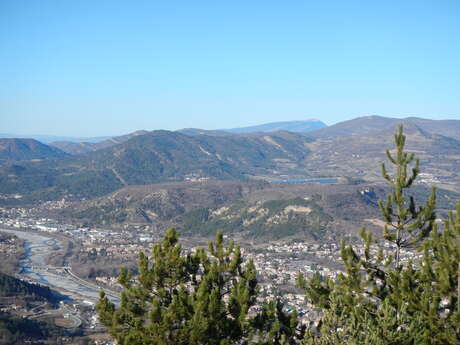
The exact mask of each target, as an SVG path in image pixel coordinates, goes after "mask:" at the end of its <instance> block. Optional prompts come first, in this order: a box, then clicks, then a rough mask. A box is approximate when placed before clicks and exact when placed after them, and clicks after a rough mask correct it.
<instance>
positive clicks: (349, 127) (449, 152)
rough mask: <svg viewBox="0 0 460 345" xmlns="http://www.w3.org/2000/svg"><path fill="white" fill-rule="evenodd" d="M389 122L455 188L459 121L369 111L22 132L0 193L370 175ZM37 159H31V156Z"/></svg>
mask: <svg viewBox="0 0 460 345" xmlns="http://www.w3.org/2000/svg"><path fill="white" fill-rule="evenodd" d="M398 123H403V124H404V126H405V133H406V134H407V136H408V139H407V143H408V146H407V148H408V149H409V150H412V151H414V152H416V153H417V155H418V156H419V157H420V158H421V159H422V168H423V172H425V173H427V174H428V175H426V176H425V177H424V178H425V180H426V181H430V179H432V180H433V181H434V179H437V181H438V183H440V184H441V185H444V186H447V187H448V188H451V189H458V186H459V185H460V174H459V166H460V121H459V120H446V121H434V120H425V119H419V118H406V119H393V118H384V117H378V116H370V117H363V118H357V119H354V120H350V121H345V122H342V123H338V124H335V125H333V126H330V127H326V128H321V129H318V130H315V131H312V132H309V133H306V134H302V133H292V132H288V131H278V132H270V133H264V132H262V131H261V129H265V130H269V128H271V129H275V128H280V126H281V125H280V124H279V123H278V124H276V125H275V124H267V125H262V126H256V127H254V128H257V132H254V133H244V134H238V133H229V134H225V135H223V134H222V132H221V131H218V132H217V133H212V134H211V135H210V133H208V132H206V131H204V132H203V133H199V132H197V131H199V130H194V132H193V133H189V134H183V133H181V132H178V131H176V132H171V131H151V132H148V131H138V132H134V133H131V134H128V135H126V136H121V137H115V138H111V139H108V140H105V141H101V142H99V143H91V145H90V144H88V143H72V144H69V143H62V142H61V143H54V144H53V145H56V147H52V146H47V145H44V144H41V143H39V142H37V141H34V140H29V141H27V143H28V144H26V141H25V139H16V140H7V141H6V142H5V144H4V146H3V150H2V151H0V154H3V156H0V159H1V161H0V162H3V163H4V164H3V166H2V167H0V193H1V194H17V193H19V194H24V195H27V196H28V197H30V198H31V199H34V200H36V199H56V198H62V197H66V198H70V199H72V198H76V199H78V198H83V197H84V198H92V197H96V196H102V195H105V194H107V193H111V192H113V191H115V190H117V189H119V188H121V187H124V186H132V185H146V184H153V183H163V182H173V181H199V180H201V181H203V180H247V179H267V180H271V179H296V178H306V177H327V176H333V177H346V178H352V179H356V178H358V179H365V180H368V181H377V180H379V179H380V170H379V169H380V168H379V165H380V162H382V161H384V160H385V155H384V150H385V149H386V148H392V147H393V144H392V140H393V133H394V131H395V129H396V126H397V124H398ZM288 124H289V126H291V128H293V127H295V126H300V127H297V128H298V129H299V128H304V127H302V125H300V124H299V123H297V125H294V123H293V122H289V123H287V124H285V126H288ZM304 125H305V124H304ZM277 126H278V127H277ZM281 127H282V126H281ZM254 128H253V129H254ZM254 130H255V129H254ZM299 130H300V129H299ZM212 132H215V131H212ZM3 140H6V139H3ZM6 143H8V145H7V144H6ZM13 143H14V144H13ZM57 147H59V148H60V149H62V150H60V149H57ZM85 150H86V151H87V150H91V151H90V152H85ZM63 151H67V152H72V153H75V155H72V156H69V155H67V154H66V153H64V152H63ZM45 158H48V159H47V160H45V161H43V159H45ZM37 159H39V160H41V161H31V160H37Z"/></svg>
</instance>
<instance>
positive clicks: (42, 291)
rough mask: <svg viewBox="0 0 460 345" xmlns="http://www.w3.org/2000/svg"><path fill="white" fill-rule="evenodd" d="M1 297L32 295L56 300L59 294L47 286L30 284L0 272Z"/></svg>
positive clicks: (47, 299) (40, 298) (41, 298)
mask: <svg viewBox="0 0 460 345" xmlns="http://www.w3.org/2000/svg"><path fill="white" fill-rule="evenodd" d="M0 297H32V298H34V299H38V300H46V301H49V302H56V301H57V300H58V298H57V295H56V294H54V293H53V292H52V291H51V289H50V288H49V287H47V286H41V285H38V284H30V283H28V282H25V281H22V280H20V279H17V278H15V277H12V276H9V275H7V274H4V273H1V272H0Z"/></svg>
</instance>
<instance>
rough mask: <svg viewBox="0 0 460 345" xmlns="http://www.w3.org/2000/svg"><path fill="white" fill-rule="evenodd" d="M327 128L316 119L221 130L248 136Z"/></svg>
mask: <svg viewBox="0 0 460 345" xmlns="http://www.w3.org/2000/svg"><path fill="white" fill-rule="evenodd" d="M324 127H327V125H326V124H325V123H324V122H322V121H320V120H316V119H311V120H305V121H284V122H271V123H266V124H262V125H257V126H250V127H240V128H230V129H222V131H224V132H229V133H237V134H248V133H270V132H277V131H288V132H293V133H309V132H312V131H315V130H317V129H320V128H324Z"/></svg>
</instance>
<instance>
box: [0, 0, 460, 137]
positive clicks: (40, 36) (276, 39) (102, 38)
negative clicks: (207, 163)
mask: <svg viewBox="0 0 460 345" xmlns="http://www.w3.org/2000/svg"><path fill="white" fill-rule="evenodd" d="M459 18H460V1H458V0H452V1H448V0H433V1H423V0H418V1H408V0H407V1H351V0H347V1H342V0H341V1H279V0H278V1H269V0H265V1H256V0H254V1H198V0H197V1H153V0H152V1H115V0H111V1H102V0H98V1H84V0H79V1H60V0H56V1H47V0H0V66H1V72H0V133H1V132H3V133H5V132H9V133H17V134H54V135H69V136H99V135H118V134H124V133H128V132H132V131H134V130H138V129H147V130H153V129H160V128H162V129H179V128H185V127H199V128H206V129H215V128H229V127H239V126H246V125H254V124H260V123H264V122H272V121H283V120H302V119H308V118H318V119H320V120H322V121H324V122H326V123H327V124H333V123H336V122H339V121H343V120H347V119H351V118H354V117H357V116H365V115H371V114H379V115H382V116H390V117H405V116H420V117H427V118H433V119H447V118H451V119H460V97H459V96H460V87H459V85H460V20H459Z"/></svg>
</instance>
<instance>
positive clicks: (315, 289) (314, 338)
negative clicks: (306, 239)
mask: <svg viewBox="0 0 460 345" xmlns="http://www.w3.org/2000/svg"><path fill="white" fill-rule="evenodd" d="M395 144H396V157H395V158H393V157H392V156H391V155H390V153H389V152H388V151H387V155H388V157H389V159H390V161H391V162H392V163H393V164H395V165H396V169H395V170H396V175H395V177H394V178H391V177H390V176H389V174H388V173H387V171H386V168H385V166H383V169H382V171H383V176H384V177H385V179H386V180H387V181H389V182H390V183H391V185H392V187H393V191H392V193H391V194H390V195H389V197H388V199H387V201H386V203H385V204H384V203H380V208H381V210H382V214H383V218H384V220H385V223H386V225H385V227H384V230H383V237H384V239H385V240H386V241H390V243H391V244H392V245H393V252H392V253H391V252H390V253H389V252H384V251H383V250H382V246H381V245H379V244H378V241H376V240H374V238H373V236H372V234H371V233H370V232H369V231H366V230H365V229H362V231H361V233H360V236H361V239H362V245H363V250H362V251H358V250H356V249H355V248H354V247H353V246H350V245H345V243H342V247H341V257H342V261H343V264H344V271H343V272H342V273H340V274H339V275H338V277H337V279H335V280H332V279H329V278H325V277H321V276H319V275H316V276H315V277H313V279H311V280H306V279H304V278H303V277H302V276H299V280H298V281H299V285H300V286H301V287H303V288H304V289H305V292H306V295H307V297H308V298H309V300H310V302H311V303H312V304H314V305H315V306H316V307H317V308H318V309H319V310H320V311H321V313H322V317H321V319H320V321H319V324H318V327H317V329H316V330H315V329H310V330H309V331H308V332H307V335H306V338H305V344H311V345H313V344H315V345H338V344H359V345H371V344H372V345H390V344H394V345H401V344H402V345H404V344H407V345H409V344H411V345H415V344H417V345H418V344H430V345H449V344H452V345H453V344H457V345H458V344H459V343H460V332H459V325H460V312H459V309H458V308H459V292H458V284H459V282H458V278H459V274H460V272H459V271H458V270H459V265H460V263H459V262H460V252H459V251H460V245H459V241H460V240H459V239H460V218H459V217H460V216H459V214H460V202H459V206H458V209H457V216H456V217H454V216H453V214H451V215H450V217H449V219H448V220H447V221H446V222H445V224H444V226H443V227H442V228H440V229H438V227H437V226H436V224H435V213H434V209H435V195H434V191H433V192H432V194H431V196H430V197H429V199H428V201H427V202H426V203H425V205H424V206H423V207H417V206H416V205H415V201H414V199H413V198H412V197H409V201H408V202H406V198H407V191H405V189H408V188H409V187H410V186H411V185H412V184H413V182H414V180H415V178H416V177H417V174H418V172H419V163H418V160H415V166H414V167H413V168H412V173H411V174H410V176H409V175H408V166H409V164H410V163H411V162H413V161H414V156H413V155H412V154H408V153H406V152H404V144H405V137H404V135H403V133H402V127H400V128H399V129H398V132H397V133H396V135H395ZM408 247H412V248H414V249H416V248H417V249H419V250H421V251H422V252H423V254H422V255H421V257H417V256H414V257H413V260H409V261H408V262H403V261H402V260H401V256H400V254H401V249H402V248H408Z"/></svg>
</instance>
